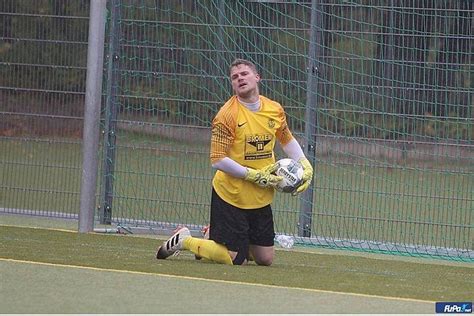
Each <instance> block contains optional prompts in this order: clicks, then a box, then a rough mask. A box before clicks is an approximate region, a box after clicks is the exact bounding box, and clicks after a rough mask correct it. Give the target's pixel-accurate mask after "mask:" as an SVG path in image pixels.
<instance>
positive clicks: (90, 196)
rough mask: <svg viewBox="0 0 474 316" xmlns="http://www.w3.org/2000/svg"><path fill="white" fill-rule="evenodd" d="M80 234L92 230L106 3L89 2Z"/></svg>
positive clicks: (102, 1) (103, 0) (98, 1)
mask: <svg viewBox="0 0 474 316" xmlns="http://www.w3.org/2000/svg"><path fill="white" fill-rule="evenodd" d="M90 3H91V4H90V14H89V40H88V42H89V43H88V49H87V78H86V97H85V105H84V106H85V109H84V131H83V139H82V141H83V145H82V153H83V158H82V180H81V198H80V210H79V232H80V233H86V232H90V231H92V230H93V229H94V211H95V203H96V198H95V194H96V186H97V171H98V165H99V163H98V161H99V159H98V156H97V153H98V149H99V135H100V132H99V121H100V102H101V97H102V73H103V71H102V70H103V59H104V34H105V11H106V3H107V1H106V0H96V1H91V2H90Z"/></svg>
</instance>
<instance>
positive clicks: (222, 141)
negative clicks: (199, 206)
mask: <svg viewBox="0 0 474 316" xmlns="http://www.w3.org/2000/svg"><path fill="white" fill-rule="evenodd" d="M277 139H278V141H279V142H280V143H281V144H282V145H285V144H287V143H288V142H289V141H291V140H292V139H293V135H292V134H291V132H290V130H289V129H288V125H287V122H286V114H285V111H284V110H283V107H282V106H281V105H280V104H279V103H277V102H275V101H272V100H270V99H268V98H266V97H264V96H260V109H259V110H258V111H256V112H252V111H250V110H249V109H247V107H245V106H244V105H243V104H241V103H240V102H239V101H238V99H237V96H233V97H231V98H230V99H229V100H228V101H227V102H226V103H225V104H224V105H223V106H222V107H221V109H220V110H219V112H218V113H217V115H216V117H215V118H214V120H213V121H212V136H211V162H212V163H215V162H217V161H219V160H220V159H222V158H224V157H229V158H231V159H233V160H235V161H236V162H238V163H239V164H241V165H242V166H244V167H250V168H253V169H261V168H263V167H265V166H267V165H269V164H272V163H274V162H275V155H274V152H273V149H274V147H275V141H276V140H277ZM212 185H213V187H214V189H215V190H216V192H217V194H218V195H219V196H220V197H221V198H222V199H223V200H224V201H226V202H227V203H229V204H231V205H234V206H236V207H239V208H242V209H255V208H260V207H263V206H266V205H268V204H270V203H271V202H272V200H273V195H274V189H273V188H262V187H259V186H258V185H256V184H254V183H252V182H249V181H246V180H244V179H239V178H235V177H233V176H231V175H229V174H227V173H225V172H222V171H220V170H218V171H217V172H216V174H215V176H214V179H213V180H212Z"/></svg>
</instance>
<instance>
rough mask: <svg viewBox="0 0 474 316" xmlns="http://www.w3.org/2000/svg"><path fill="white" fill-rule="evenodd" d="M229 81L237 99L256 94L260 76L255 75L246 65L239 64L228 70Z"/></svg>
mask: <svg viewBox="0 0 474 316" xmlns="http://www.w3.org/2000/svg"><path fill="white" fill-rule="evenodd" d="M230 80H231V82H232V88H233V89H234V91H235V93H236V94H237V95H238V96H239V97H243V98H245V97H249V96H251V95H252V94H255V93H257V94H258V82H259V81H260V75H259V74H258V73H255V72H254V71H253V70H252V68H250V67H249V66H247V65H244V64H240V65H237V66H235V67H232V68H231V70H230Z"/></svg>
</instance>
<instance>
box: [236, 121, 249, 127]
mask: <svg viewBox="0 0 474 316" xmlns="http://www.w3.org/2000/svg"><path fill="white" fill-rule="evenodd" d="M245 124H247V122H243V123H240V124H237V126H238V127H242V126H244V125H245Z"/></svg>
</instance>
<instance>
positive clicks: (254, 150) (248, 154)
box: [245, 134, 273, 160]
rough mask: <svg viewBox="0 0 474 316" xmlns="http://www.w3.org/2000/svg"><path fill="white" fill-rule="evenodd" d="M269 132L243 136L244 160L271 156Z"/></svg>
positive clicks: (270, 136)
mask: <svg viewBox="0 0 474 316" xmlns="http://www.w3.org/2000/svg"><path fill="white" fill-rule="evenodd" d="M272 139H273V136H272V135H271V134H253V135H247V136H246V137H245V143H246V144H245V160H256V159H266V158H270V157H272V148H269V147H268V146H267V145H268V144H269V143H270V142H271V141H272Z"/></svg>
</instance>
